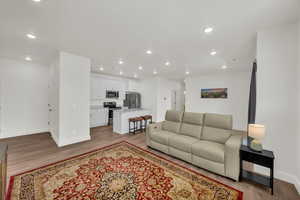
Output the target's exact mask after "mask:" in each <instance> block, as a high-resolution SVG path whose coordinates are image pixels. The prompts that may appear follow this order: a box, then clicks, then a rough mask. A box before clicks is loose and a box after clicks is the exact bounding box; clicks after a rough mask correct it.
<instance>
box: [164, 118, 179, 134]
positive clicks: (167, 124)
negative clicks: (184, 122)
mask: <svg viewBox="0 0 300 200" xmlns="http://www.w3.org/2000/svg"><path fill="white" fill-rule="evenodd" d="M180 125H181V124H180V122H172V121H164V122H163V123H162V130H164V131H170V132H173V133H179V129H180Z"/></svg>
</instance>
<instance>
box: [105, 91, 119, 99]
mask: <svg viewBox="0 0 300 200" xmlns="http://www.w3.org/2000/svg"><path fill="white" fill-rule="evenodd" d="M106 98H119V91H113V90H106Z"/></svg>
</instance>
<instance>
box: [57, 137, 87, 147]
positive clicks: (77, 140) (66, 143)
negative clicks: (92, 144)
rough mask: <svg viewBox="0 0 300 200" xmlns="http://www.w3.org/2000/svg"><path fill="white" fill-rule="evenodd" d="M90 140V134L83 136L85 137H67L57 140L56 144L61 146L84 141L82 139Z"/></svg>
mask: <svg viewBox="0 0 300 200" xmlns="http://www.w3.org/2000/svg"><path fill="white" fill-rule="evenodd" d="M88 140H91V136H90V134H89V135H87V136H85V137H80V138H78V137H76V138H68V140H67V141H59V142H58V143H56V144H57V146H58V147H63V146H67V145H70V144H75V143H79V142H84V141H88Z"/></svg>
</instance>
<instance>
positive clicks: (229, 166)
mask: <svg viewBox="0 0 300 200" xmlns="http://www.w3.org/2000/svg"><path fill="white" fill-rule="evenodd" d="M242 138H243V135H242V134H236V135H235V134H233V135H231V136H230V137H229V139H228V140H227V141H226V143H225V175H226V176H227V177H230V178H232V179H234V180H236V181H238V180H239V174H240V147H241V144H242Z"/></svg>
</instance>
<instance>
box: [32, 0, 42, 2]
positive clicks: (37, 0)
mask: <svg viewBox="0 0 300 200" xmlns="http://www.w3.org/2000/svg"><path fill="white" fill-rule="evenodd" d="M32 1H34V2H41V0H32Z"/></svg>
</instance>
